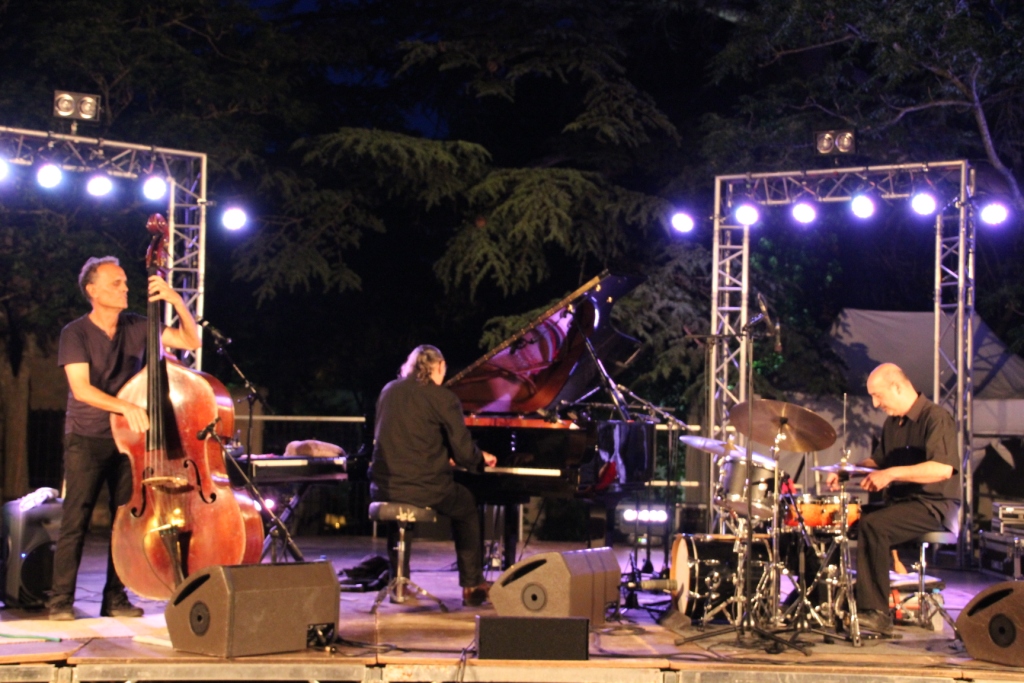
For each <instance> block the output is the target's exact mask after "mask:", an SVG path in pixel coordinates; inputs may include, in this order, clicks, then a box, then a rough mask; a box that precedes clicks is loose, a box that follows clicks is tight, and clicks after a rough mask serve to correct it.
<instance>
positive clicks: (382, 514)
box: [370, 503, 437, 526]
mask: <svg viewBox="0 0 1024 683" xmlns="http://www.w3.org/2000/svg"><path fill="white" fill-rule="evenodd" d="M370 519H371V520H372V521H374V522H398V524H399V526H402V525H408V524H416V523H417V522H436V521H437V513H436V512H434V511H433V510H431V509H430V508H418V507H416V506H415V505H409V504H407V503H370Z"/></svg>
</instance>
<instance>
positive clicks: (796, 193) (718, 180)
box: [707, 160, 975, 566]
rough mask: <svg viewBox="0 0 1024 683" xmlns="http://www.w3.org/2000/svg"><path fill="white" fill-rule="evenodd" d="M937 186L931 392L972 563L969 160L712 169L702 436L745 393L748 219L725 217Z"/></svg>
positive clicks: (719, 428) (719, 430)
mask: <svg viewBox="0 0 1024 683" xmlns="http://www.w3.org/2000/svg"><path fill="white" fill-rule="evenodd" d="M924 188H929V189H931V190H932V192H933V193H934V194H935V195H936V197H937V201H938V202H939V207H940V209H939V211H938V213H937V215H936V218H935V291H934V304H935V330H934V339H933V342H934V343H933V353H934V358H935V365H934V371H933V385H932V399H933V400H934V401H935V402H936V403H938V404H939V405H942V406H944V407H946V408H947V409H948V410H949V411H950V413H952V414H953V416H954V418H955V420H956V427H957V436H958V439H957V449H958V455H959V457H960V463H961V467H960V485H961V491H962V495H963V505H962V506H961V527H960V528H961V534H960V546H959V549H958V555H959V561H960V564H961V565H962V566H963V565H965V564H968V563H969V562H970V561H971V559H970V548H971V521H972V519H973V502H974V501H973V487H972V475H971V470H970V456H971V437H972V432H973V416H972V400H973V393H974V383H973V353H974V349H973V332H974V330H973V317H974V300H975V299H974V281H975V280H974V255H975V254H974V252H975V229H974V212H975V211H974V205H973V202H972V198H973V196H974V173H973V170H972V169H971V167H970V164H969V163H968V162H967V161H965V160H957V161H942V162H935V163H915V164H899V165H894V166H864V167H857V168H838V169H821V170H808V171H782V172H774V173H746V174H742V175H725V176H716V177H715V213H714V242H713V248H712V259H713V280H712V284H711V334H712V335H716V342H715V343H714V344H713V345H712V349H711V352H710V365H709V367H710V368H711V372H712V373H713V377H712V379H711V381H710V382H708V392H709V394H708V397H707V398H708V417H707V424H708V435H709V436H711V437H712V438H719V439H723V438H724V436H722V435H724V429H725V423H726V420H727V417H728V412H729V409H730V408H731V407H732V406H733V405H735V404H736V403H740V402H743V401H745V400H747V398H748V394H749V393H750V387H748V386H747V380H746V378H747V370H748V368H747V363H748V361H749V359H748V358H747V356H746V350H745V347H744V344H743V343H742V340H741V339H740V338H739V336H738V333H739V332H740V331H741V330H742V329H743V328H744V326H745V325H746V324H747V321H748V319H749V315H748V300H749V294H750V284H749V268H750V228H749V227H746V226H742V225H739V224H737V223H736V222H735V220H734V219H733V218H731V213H732V209H733V207H734V206H735V205H737V204H739V203H740V202H742V201H750V202H754V203H756V204H758V205H761V206H764V207H771V206H784V205H790V204H793V203H795V202H797V201H800V200H808V201H812V202H818V203H822V204H824V203H830V202H849V201H851V200H852V199H853V197H854V196H856V195H857V194H860V193H865V192H867V193H870V194H872V195H873V196H874V197H875V198H876V199H881V200H905V199H909V198H910V197H911V195H912V194H913V193H914V192H915V191H917V190H920V189H924Z"/></svg>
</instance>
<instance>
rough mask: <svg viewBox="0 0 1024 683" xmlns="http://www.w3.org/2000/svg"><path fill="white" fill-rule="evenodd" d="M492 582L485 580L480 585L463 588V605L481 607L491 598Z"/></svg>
mask: <svg viewBox="0 0 1024 683" xmlns="http://www.w3.org/2000/svg"><path fill="white" fill-rule="evenodd" d="M490 592H491V584H490V582H489V581H484V582H483V583H481V584H480V585H479V586H468V587H466V588H463V589H462V605H463V607H479V606H480V605H482V604H484V603H485V602H487V601H488V599H489V598H490Z"/></svg>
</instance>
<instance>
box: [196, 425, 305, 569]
mask: <svg viewBox="0 0 1024 683" xmlns="http://www.w3.org/2000/svg"><path fill="white" fill-rule="evenodd" d="M218 422H220V418H219V417H218V418H217V419H215V420H214V421H213V422H211V423H210V424H208V425H207V426H206V428H205V429H203V430H202V431H201V432H199V434H197V435H196V438H198V439H199V440H200V441H205V440H206V439H208V438H211V439H213V440H214V441H216V442H217V445H218V446H220V450H221V453H223V454H224V460H225V461H228V462H230V463H231V464H232V465H234V467H235V471H236V472H238V475H239V476H240V477H241V478H242V481H243V483H244V485H245V489H246V490H247V491H248V492H249V495H250V496H252V498H253V500H255V501H256V502H257V503H259V505H260V508H261V509H262V510H264V511H266V513H267V515H268V516H269V517H270V522H271V526H270V531H269V533H268V535H269V536H271V537H272V538H275V539H279V540H280V541H281V542H282V543H283V544H284V546H285V548H286V549H287V550H288V552H289V553H290V554H291V556H292V558H293V559H294V560H295V561H296V562H305V561H306V559H305V558H304V557H303V556H302V551H301V550H299V546H297V545H295V539H294V538H292V535H291V533H290V532H289V531H288V527H287V526H285V523H284V522H283V521H282V520H281V518H280V517H278V516H277V514H276V513H275V512H274V511H273V509H271V508H270V506H268V505H267V501H266V499H264V498H263V495H262V494H261V493H260V490H259V489H258V488H257V487H256V484H254V483H253V481H252V479H251V478H249V476H248V475H246V473H245V469H244V468H243V467H242V466H241V465H239V464H238V461H237V460H235V459H234V458H233V457H231V454H230V453H228V449H227V446H225V445H224V440H223V439H221V438H220V434H218V433H217V432H216V430H214V427H215V426H216V424H217V423H218ZM273 561H274V562H275V563H276V561H277V556H276V552H275V554H274V557H273Z"/></svg>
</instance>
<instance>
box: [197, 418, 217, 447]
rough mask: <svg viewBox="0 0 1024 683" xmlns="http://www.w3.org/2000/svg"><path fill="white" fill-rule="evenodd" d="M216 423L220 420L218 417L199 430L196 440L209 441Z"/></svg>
mask: <svg viewBox="0 0 1024 683" xmlns="http://www.w3.org/2000/svg"><path fill="white" fill-rule="evenodd" d="M218 422H220V418H219V417H218V418H216V419H215V420H214V421H213V422H211V423H210V424H208V425H206V426H205V427H203V428H202V429H200V430H199V433H198V434H196V438H197V439H198V440H200V441H206V440H207V439H209V438H210V436H211V435H213V430H214V429H216V428H217V423H218Z"/></svg>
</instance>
